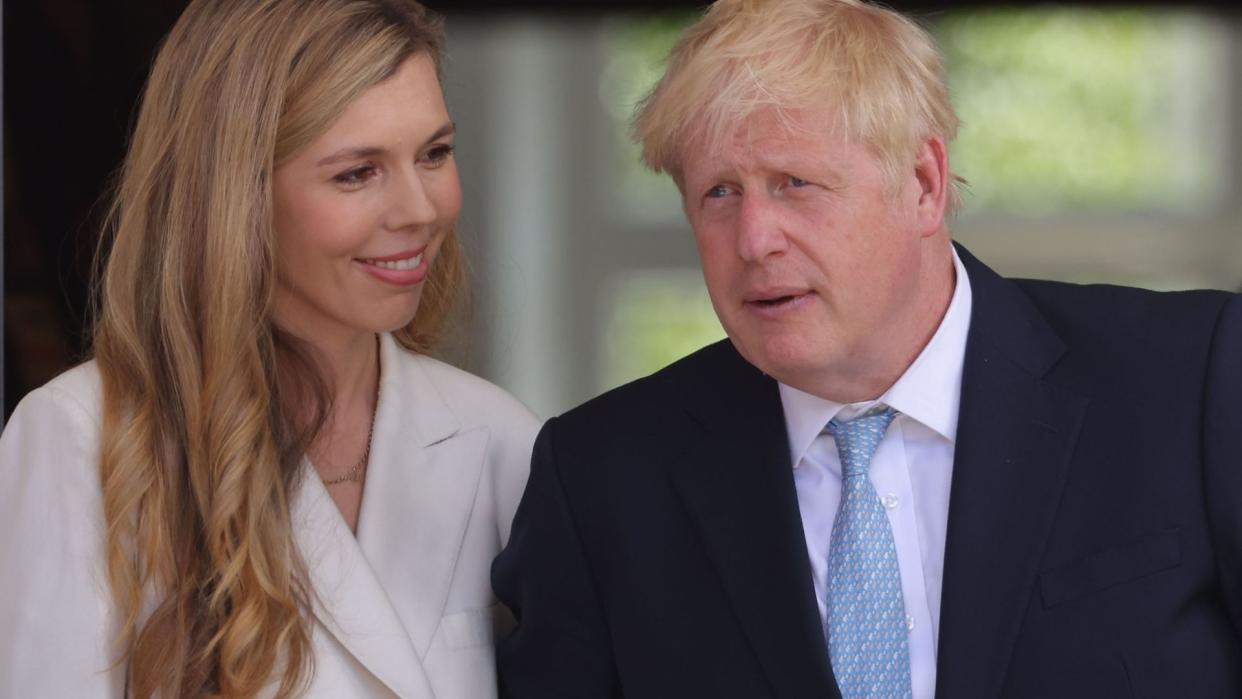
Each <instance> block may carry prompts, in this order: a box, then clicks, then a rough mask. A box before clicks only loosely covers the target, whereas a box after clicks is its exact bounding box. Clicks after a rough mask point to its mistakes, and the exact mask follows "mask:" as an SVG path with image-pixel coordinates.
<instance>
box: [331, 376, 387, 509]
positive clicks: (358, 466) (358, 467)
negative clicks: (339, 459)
mask: <svg viewBox="0 0 1242 699" xmlns="http://www.w3.org/2000/svg"><path fill="white" fill-rule="evenodd" d="M379 380H380V377H379V376H376V377H375V407H374V408H373V409H372V410H371V426H370V427H369V428H367V446H366V449H364V450H363V451H362V458H360V459H358V462H357V463H355V464H354V467H353V468H351V469H349V473H346V474H345V475H343V476H338V477H336V478H332V479H325V478H320V480H322V481H323V484H324V485H340V484H342V483H361V482H362V470H363V469H364V468H366V465H367V459H369V458H371V438H372V437H374V436H375V413H377V412H379Z"/></svg>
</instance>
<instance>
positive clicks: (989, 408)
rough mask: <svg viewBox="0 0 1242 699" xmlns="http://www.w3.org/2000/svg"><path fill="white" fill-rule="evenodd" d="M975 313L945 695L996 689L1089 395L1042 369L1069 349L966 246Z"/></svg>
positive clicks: (957, 464) (963, 415) (961, 438)
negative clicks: (1049, 376) (1053, 379)
mask: <svg viewBox="0 0 1242 699" xmlns="http://www.w3.org/2000/svg"><path fill="white" fill-rule="evenodd" d="M959 254H960V255H961V257H962V261H963V263H964V264H965V265H966V268H967V271H968V273H969V275H970V282H971V287H972V291H973V294H972V295H973V297H974V299H975V301H974V310H973V312H972V318H971V328H970V335H969V339H968V341H967V348H966V359H965V365H964V369H963V376H962V402H961V411H960V417H959V422H958V432H957V449H956V457H955V460H954V466H953V484H952V491H951V493H952V494H951V495H950V503H949V521H948V530H947V539H946V546H945V565H944V591H943V594H942V599H941V621H940V636H939V646H938V654H937V655H938V658H937V666H938V672H937V685H936V695H937V696H947V697H955V698H962V699H967V698H975V697H979V698H982V697H989V698H990V697H998V696H1000V692H1001V688H1002V683H1003V681H1004V675H1005V672H1006V669H1007V667H1008V665H1009V659H1010V656H1011V655H1012V652H1013V647H1014V643H1015V642H1016V639H1017V636H1018V631H1019V627H1020V624H1021V621H1022V616H1023V614H1024V612H1025V610H1026V608H1027V605H1028V604H1029V602H1030V597H1031V592H1032V589H1033V587H1034V584H1035V580H1036V576H1037V574H1038V570H1039V561H1040V559H1041V556H1042V553H1043V550H1044V545H1045V543H1046V540H1047V537H1048V534H1049V532H1050V531H1051V527H1052V521H1053V516H1054V515H1055V513H1056V509H1057V505H1058V503H1059V501H1060V495H1061V491H1062V488H1063V487H1064V484H1065V479H1066V475H1067V471H1068V466H1069V461H1070V457H1071V456H1072V454H1073V449H1074V444H1075V442H1076V440H1077V435H1078V429H1079V426H1080V424H1081V422H1082V419H1083V416H1084V414H1085V411H1086V405H1087V400H1086V399H1085V398H1083V397H1081V396H1078V395H1075V394H1073V393H1070V392H1069V391H1066V390H1064V389H1062V388H1060V387H1057V386H1055V385H1053V384H1051V383H1048V382H1046V381H1045V380H1044V379H1043V377H1044V375H1045V373H1046V372H1047V371H1048V370H1049V369H1050V368H1051V367H1052V366H1053V364H1054V363H1055V362H1056V361H1057V359H1058V358H1059V357H1060V356H1061V354H1062V353H1063V352H1064V345H1063V344H1062V343H1061V341H1060V340H1059V339H1058V338H1057V337H1056V335H1055V334H1054V333H1053V332H1052V330H1051V329H1050V328H1048V327H1047V325H1046V323H1045V322H1044V321H1043V319H1042V317H1041V316H1040V314H1039V313H1038V311H1036V309H1035V308H1034V307H1033V306H1031V305H1030V302H1029V301H1028V300H1027V299H1026V298H1025V296H1023V295H1022V294H1021V292H1020V291H1019V290H1018V289H1017V287H1016V286H1014V285H1013V284H1012V283H1011V282H1008V281H1006V280H1004V279H1001V278H1000V277H998V276H996V275H995V274H994V273H993V272H991V270H989V269H987V268H986V267H984V266H983V265H982V264H981V263H979V262H978V261H977V260H975V259H974V258H973V257H971V256H970V255H969V253H967V252H966V251H965V250H964V249H961V248H959Z"/></svg>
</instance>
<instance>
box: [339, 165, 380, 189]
mask: <svg viewBox="0 0 1242 699" xmlns="http://www.w3.org/2000/svg"><path fill="white" fill-rule="evenodd" d="M375 173H376V170H375V166H373V165H364V166H362V167H356V168H354V169H352V170H346V171H345V172H342V173H341V174H339V175H337V176H336V177H333V178H332V180H333V181H334V182H336V183H338V184H343V185H347V186H357V185H361V184H366V182H367V181H368V180H370V179H371V178H372V177H375Z"/></svg>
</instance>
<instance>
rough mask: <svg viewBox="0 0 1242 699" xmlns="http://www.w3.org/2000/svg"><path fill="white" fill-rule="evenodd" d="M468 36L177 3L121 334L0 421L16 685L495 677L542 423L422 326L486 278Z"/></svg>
mask: <svg viewBox="0 0 1242 699" xmlns="http://www.w3.org/2000/svg"><path fill="white" fill-rule="evenodd" d="M442 41H443V40H442V33H441V29H440V24H439V21H438V20H437V19H436V18H434V17H433V16H432V15H430V14H429V13H428V12H427V11H426V10H424V9H423V8H422V7H421V6H420V5H418V4H417V3H416V2H414V0H194V2H192V3H191V4H190V6H189V8H188V9H187V10H186V11H185V14H184V15H183V16H182V17H181V19H180V20H179V21H178V23H177V25H176V27H175V28H174V29H173V30H172V32H171V34H170V35H169V36H168V38H167V39H166V41H165V42H164V44H163V47H162V48H161V50H160V52H159V55H158V57H157V60H156V62H155V65H154V67H153V69H152V73H151V76H150V79H149V83H148V86H147V91H146V94H145V95H144V98H143V102H142V107H141V111H140V114H139V118H138V122H137V125H136V128H135V133H134V137H133V142H132V145H131V147H130V151H129V154H128V156H127V159H126V162H125V165H124V168H123V171H122V175H121V180H120V186H119V191H118V195H117V198H116V203H115V206H114V210H113V216H112V218H111V221H112V224H111V230H112V233H113V236H112V237H113V241H112V246H111V254H110V256H109V257H108V260H107V262H106V265H105V268H104V271H103V274H102V278H101V282H100V311H99V317H98V319H97V323H96V327H95V333H94V354H95V358H94V360H93V361H90V362H88V363H86V364H84V365H82V366H79V367H78V368H76V369H73V370H71V371H69V372H67V373H66V374H64V375H62V376H60V377H59V378H57V379H55V380H54V381H52V382H51V383H49V384H48V385H46V386H44V387H43V388H41V389H38V390H36V391H34V392H33V393H31V394H30V395H29V396H27V397H26V398H25V399H24V400H23V401H22V403H21V405H20V406H19V407H18V408H17V411H16V412H15V413H14V415H13V417H12V420H11V421H10V423H9V426H8V428H7V430H6V431H5V433H4V435H3V438H2V439H0V528H2V529H3V532H4V534H3V536H2V537H0V696H29V697H62V696H64V697H121V696H134V697H139V698H145V697H152V696H159V697H200V696H225V697H249V696H255V695H260V696H275V697H293V696H315V697H359V696H399V697H416V698H419V699H430V698H431V697H439V698H440V699H445V698H451V697H464V698H469V699H476V698H478V697H487V696H494V695H495V692H496V690H495V678H494V670H493V667H494V661H493V657H492V643H491V640H492V609H491V605H492V604H493V598H492V596H491V592H490V588H489V585H488V571H489V567H490V563H491V560H492V558H493V557H494V556H495V554H496V553H497V552H498V551H499V549H500V546H501V545H502V543H503V541H504V540H505V539H506V538H507V536H508V527H509V522H510V520H511V518H512V515H513V510H514V508H515V507H516V502H517V499H518V497H519V496H520V494H521V490H522V488H523V485H524V482H525V476H526V468H527V463H528V459H529V454H530V446H531V442H532V441H533V438H534V432H535V429H536V427H537V425H536V421H535V419H534V418H533V416H532V415H531V414H530V413H529V412H528V411H527V410H526V409H525V408H524V407H522V406H521V405H520V404H518V403H517V402H516V401H515V400H513V399H512V398H511V397H509V396H508V395H506V394H505V393H504V392H502V391H501V390H499V389H498V388H496V387H494V386H491V385H489V384H487V383H485V382H483V381H482V380H480V379H477V378H474V377H471V376H469V375H467V374H464V373H462V372H460V371H457V370H455V369H453V368H450V367H448V366H447V365H444V364H442V363H439V362H437V361H435V360H432V359H430V358H428V357H426V356H425V355H423V354H422V353H423V352H425V351H426V350H427V349H428V348H429V347H430V346H431V345H432V343H433V342H434V339H435V337H436V330H437V327H438V325H439V323H440V321H441V320H442V318H443V317H444V315H445V313H446V311H447V310H448V308H449V307H450V305H451V301H452V296H453V292H454V291H455V290H456V288H457V285H458V283H459V279H460V260H459V253H458V248H457V242H456V239H455V237H454V230H453V228H454V222H455V220H456V217H457V213H458V210H459V208H460V205H461V193H460V189H459V185H458V179H457V171H456V167H455V165H454V163H453V124H452V122H451V121H450V120H449V117H448V114H447V112H446V110H445V106H444V101H443V97H442V95H441V90H440V84H439V78H438V68H439V60H440V52H441V46H442ZM355 534H356V536H355Z"/></svg>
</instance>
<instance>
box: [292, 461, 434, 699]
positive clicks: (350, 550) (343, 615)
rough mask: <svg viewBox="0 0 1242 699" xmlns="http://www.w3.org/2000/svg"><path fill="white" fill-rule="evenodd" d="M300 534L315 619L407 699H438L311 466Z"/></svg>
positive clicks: (299, 501) (302, 494)
mask: <svg viewBox="0 0 1242 699" xmlns="http://www.w3.org/2000/svg"><path fill="white" fill-rule="evenodd" d="M305 470H306V478H305V479H304V480H303V482H302V484H301V485H300V487H299V488H298V492H297V495H296V497H295V501H294V506H293V518H294V534H295V539H296V541H297V545H298V550H299V552H300V553H301V554H302V556H303V559H304V560H305V561H306V566H307V569H308V571H309V573H310V580H311V586H312V588H313V591H314V596H315V599H314V610H313V611H314V614H315V617H316V618H317V619H318V620H319V621H320V623H321V624H322V625H323V627H324V628H326V629H327V630H328V632H329V633H331V634H332V635H333V636H334V637H336V639H337V640H338V641H339V642H340V643H341V645H343V646H344V647H345V648H346V649H347V650H348V651H349V652H350V653H351V654H352V655H353V656H354V658H355V659H357V660H358V662H359V663H361V664H362V665H363V666H364V667H366V669H367V670H369V671H370V672H371V674H373V675H375V677H376V678H378V679H379V680H380V681H381V682H383V683H384V684H385V685H387V686H388V688H389V689H391V690H392V691H393V693H395V694H396V695H397V696H399V697H402V698H403V699H434V694H433V693H432V691H431V686H430V684H429V683H428V681H427V677H426V675H425V674H424V672H423V668H422V664H421V663H420V661H419V657H418V654H417V653H415V651H414V647H413V646H412V645H411V644H410V638H409V636H408V635H407V634H406V631H405V628H404V627H403V626H402V625H401V622H400V620H399V619H398V617H397V614H396V612H395V611H394V609H393V606H392V604H391V602H390V601H389V597H388V593H387V592H386V591H385V587H384V586H383V585H381V584H380V581H379V579H378V578H377V577H376V576H375V573H374V572H373V571H372V569H371V566H370V564H369V563H368V560H367V557H366V556H364V555H363V552H362V550H361V549H360V548H359V547H358V543H357V541H355V540H354V536H353V533H352V532H350V531H349V527H348V526H346V524H345V520H344V519H343V518H342V517H341V514H340V511H338V510H337V509H336V504H335V503H333V502H332V498H331V497H330V496H329V495H328V491H327V489H326V488H325V487H324V486H323V484H322V483H321V482H320V481H319V479H318V478H316V477H315V472H314V468H313V467H312V466H311V465H310V464H309V463H308V464H306V465H305Z"/></svg>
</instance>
